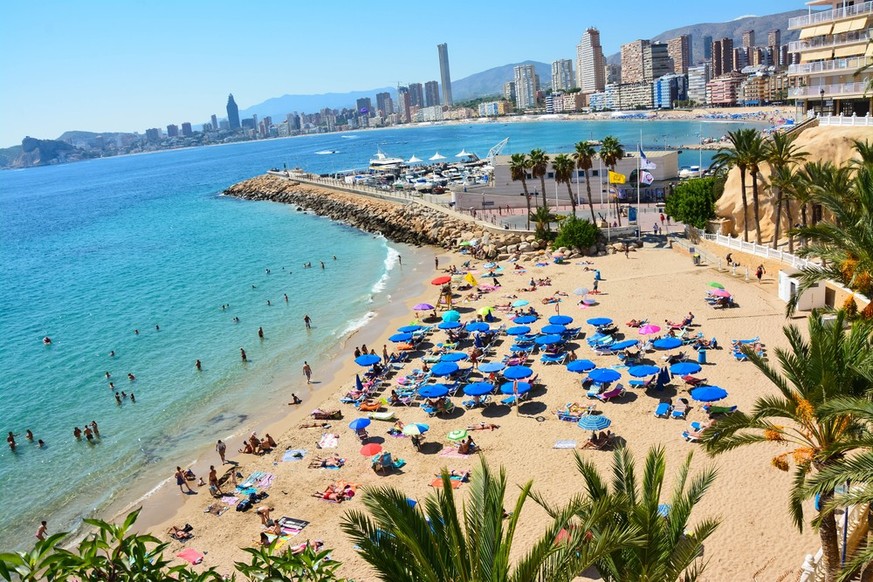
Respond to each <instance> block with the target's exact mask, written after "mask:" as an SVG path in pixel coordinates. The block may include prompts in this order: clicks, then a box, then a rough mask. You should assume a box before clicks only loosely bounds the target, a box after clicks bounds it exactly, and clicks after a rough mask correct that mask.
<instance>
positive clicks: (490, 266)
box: [482, 261, 497, 269]
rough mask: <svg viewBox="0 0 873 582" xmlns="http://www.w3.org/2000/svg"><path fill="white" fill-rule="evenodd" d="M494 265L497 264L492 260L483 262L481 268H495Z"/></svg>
mask: <svg viewBox="0 0 873 582" xmlns="http://www.w3.org/2000/svg"><path fill="white" fill-rule="evenodd" d="M496 266H497V263H495V262H493V261H490V262H488V263H485V264H484V265H482V268H484V269H493V268H495V267H496Z"/></svg>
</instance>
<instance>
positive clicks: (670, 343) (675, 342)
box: [652, 337, 682, 350]
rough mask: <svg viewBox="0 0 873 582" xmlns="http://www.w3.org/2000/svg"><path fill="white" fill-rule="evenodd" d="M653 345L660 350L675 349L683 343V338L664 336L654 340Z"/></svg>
mask: <svg viewBox="0 0 873 582" xmlns="http://www.w3.org/2000/svg"><path fill="white" fill-rule="evenodd" d="M652 345H653V346H655V348H657V349H659V350H675V349H676V348H678V347H679V346H681V345H682V340H681V339H679V338H678V337H662V338H661V339H659V340H655V341H653V342H652Z"/></svg>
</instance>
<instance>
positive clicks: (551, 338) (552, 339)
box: [534, 334, 564, 346]
mask: <svg viewBox="0 0 873 582" xmlns="http://www.w3.org/2000/svg"><path fill="white" fill-rule="evenodd" d="M562 341H564V338H562V337H561V336H559V335H557V334H554V335H541V336H539V337H538V338H536V339H535V340H534V342H535V343H536V344H537V345H538V346H550V345H552V344H559V343H561V342H562Z"/></svg>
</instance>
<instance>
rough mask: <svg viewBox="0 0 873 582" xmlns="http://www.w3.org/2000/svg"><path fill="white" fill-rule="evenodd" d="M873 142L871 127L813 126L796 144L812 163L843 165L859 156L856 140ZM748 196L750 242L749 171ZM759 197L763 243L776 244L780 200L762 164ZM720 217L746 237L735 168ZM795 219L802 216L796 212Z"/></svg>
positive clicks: (752, 227)
mask: <svg viewBox="0 0 873 582" xmlns="http://www.w3.org/2000/svg"><path fill="white" fill-rule="evenodd" d="M853 139H858V140H862V141H863V140H865V139H867V140H870V139H873V128H871V127H813V128H811V129H807V130H805V131H803V132H802V133H801V134H800V135H799V136H798V137H797V141H796V142H795V143H796V145H797V147H798V148H799V149H800V150H802V151H805V152H807V153H808V154H809V157H808V158H807V160H808V161H810V162H832V163H834V164H837V165H840V164H845V163H847V162H848V161H849V160H851V159H853V158H854V157H856V153H855V150H854V149H853V148H852V140H853ZM746 197H747V199H748V203H749V209H748V216H747V217H746V219H747V220H748V222H749V240H752V241H753V240H755V216H754V203H753V199H752V179H751V176H749V175H748V172H746ZM758 197H759V204H760V209H761V240H762V242H764V243H767V242H769V241H772V239H773V232H774V230H775V213H776V197H775V196H774V195H773V193H772V192H771V190H770V167H769V166H768V165H767V164H762V165H761V173H760V174H759V175H758ZM715 212H716V214H717V215H718V216H719V217H721V218H728V219H730V220H731V221H732V223H733V234H734V235H735V236H742V233H743V223H744V217H743V202H742V194H741V189H740V172H739V170H738V169H736V168H734V169H732V170H731V171H730V174H728V179H727V183H726V184H725V189H724V195H723V196H722V197H721V198H720V199H719V200H718V202H717V203H716V208H715ZM793 212H794V214H793V215H794V216H795V219H797V218H796V217H797V216H798V212H797V211H796V210H794V211H793ZM782 221H783V226H782V232H783V235H784V232H785V215H784V214H783V218H782Z"/></svg>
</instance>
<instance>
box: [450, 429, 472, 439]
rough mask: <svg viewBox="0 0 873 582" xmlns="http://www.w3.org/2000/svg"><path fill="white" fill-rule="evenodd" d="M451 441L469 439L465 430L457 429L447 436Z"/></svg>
mask: <svg viewBox="0 0 873 582" xmlns="http://www.w3.org/2000/svg"><path fill="white" fill-rule="evenodd" d="M446 436H447V437H448V438H449V440H450V441H459V440H462V439H465V438H467V431H466V430H465V429H463V428H459V429H455V430H453V431H451V432H450V433H449V434H448V435H446Z"/></svg>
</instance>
